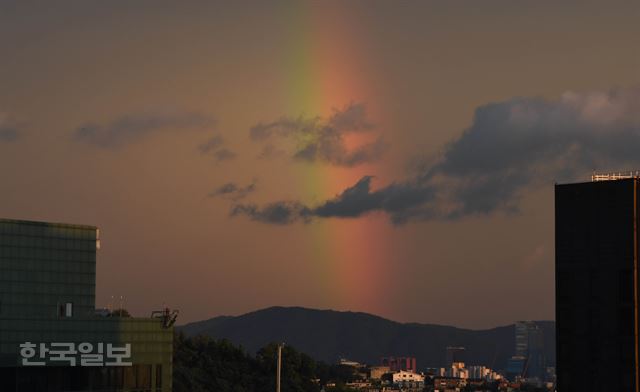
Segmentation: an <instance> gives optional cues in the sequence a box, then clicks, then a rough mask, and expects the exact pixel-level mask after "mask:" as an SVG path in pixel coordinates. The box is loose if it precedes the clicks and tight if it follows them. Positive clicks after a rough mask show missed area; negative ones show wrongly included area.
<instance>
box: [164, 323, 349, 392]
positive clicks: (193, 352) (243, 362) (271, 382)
mask: <svg viewBox="0 0 640 392" xmlns="http://www.w3.org/2000/svg"><path fill="white" fill-rule="evenodd" d="M277 350H278V349H277V343H271V344H268V345H267V346H265V347H263V348H262V349H260V350H259V351H258V352H257V353H256V354H255V355H251V354H250V353H247V352H246V351H245V350H243V349H242V347H238V346H235V345H234V344H232V343H231V342H229V341H228V340H225V339H212V338H210V337H206V336H195V337H187V336H185V335H184V334H182V333H178V334H177V335H176V337H175V339H174V350H173V390H174V391H175V392H273V391H275V385H276V366H277V365H276V357H277ZM355 378H356V375H355V374H354V371H353V369H352V368H349V367H345V366H340V365H330V364H326V363H324V362H320V361H316V360H314V359H313V358H311V357H310V356H308V355H306V354H304V353H300V352H298V351H296V350H295V349H294V348H293V347H290V346H286V345H285V346H284V348H283V350H282V388H281V389H282V392H320V391H321V390H322V386H323V385H326V383H327V382H329V381H331V382H333V383H336V385H337V386H336V387H332V388H325V390H326V391H327V392H343V391H344V392H346V391H351V389H349V388H346V387H344V384H345V383H347V382H349V381H353V380H354V379H355Z"/></svg>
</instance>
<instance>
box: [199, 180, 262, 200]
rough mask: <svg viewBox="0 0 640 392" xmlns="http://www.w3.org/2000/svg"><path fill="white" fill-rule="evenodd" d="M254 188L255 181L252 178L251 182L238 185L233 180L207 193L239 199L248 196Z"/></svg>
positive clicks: (212, 195)
mask: <svg viewBox="0 0 640 392" xmlns="http://www.w3.org/2000/svg"><path fill="white" fill-rule="evenodd" d="M255 190H256V181H255V180H254V181H253V182H252V183H251V184H249V185H247V186H245V187H240V186H238V185H237V184H236V183H234V182H228V183H226V184H224V185H222V186H220V187H218V188H217V189H216V190H214V191H213V192H211V193H209V196H210V197H218V196H221V197H227V198H229V199H231V200H240V199H243V198H245V197H246V196H248V195H249V194H250V193H252V192H254V191H255Z"/></svg>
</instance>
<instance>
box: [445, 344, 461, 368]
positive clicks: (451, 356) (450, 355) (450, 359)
mask: <svg viewBox="0 0 640 392" xmlns="http://www.w3.org/2000/svg"><path fill="white" fill-rule="evenodd" d="M454 362H466V358H465V348H464V347H456V346H447V354H446V358H445V366H447V367H451V365H452V364H453V363H454Z"/></svg>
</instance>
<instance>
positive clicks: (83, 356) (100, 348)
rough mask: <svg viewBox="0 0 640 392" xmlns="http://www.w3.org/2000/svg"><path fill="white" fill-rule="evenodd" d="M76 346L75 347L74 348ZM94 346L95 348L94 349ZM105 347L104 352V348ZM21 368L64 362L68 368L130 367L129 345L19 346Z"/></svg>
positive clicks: (25, 344) (29, 344)
mask: <svg viewBox="0 0 640 392" xmlns="http://www.w3.org/2000/svg"><path fill="white" fill-rule="evenodd" d="M76 346H77V347H76ZM94 346H96V347H94ZM105 346H106V348H107V349H106V352H105V350H104V347H105ZM20 357H21V358H22V366H45V365H46V364H47V361H48V362H49V363H56V362H58V363H61V364H63V362H66V365H69V366H131V365H132V363H131V362H129V361H125V360H128V359H131V344H130V343H126V344H125V345H124V346H120V347H119V346H115V345H113V344H112V343H107V344H106V345H105V344H104V343H97V344H95V345H94V344H91V343H80V344H77V345H76V344H75V343H49V344H48V345H47V343H39V344H36V343H31V342H24V343H21V344H20Z"/></svg>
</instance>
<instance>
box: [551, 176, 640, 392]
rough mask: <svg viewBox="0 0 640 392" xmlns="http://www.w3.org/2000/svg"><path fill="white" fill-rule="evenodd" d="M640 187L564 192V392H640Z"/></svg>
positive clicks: (559, 321) (559, 317)
mask: <svg viewBox="0 0 640 392" xmlns="http://www.w3.org/2000/svg"><path fill="white" fill-rule="evenodd" d="M639 181H640V179H639V178H638V177H637V176H629V177H626V178H624V177H622V176H618V175H615V176H594V179H593V181H592V182H586V183H578V184H564V185H556V188H555V220H556V233H555V237H556V336H557V344H556V350H557V377H558V378H557V383H558V391H560V392H571V391H580V392H588V391H594V392H596V391H597V392H601V391H614V392H637V391H638V223H639V221H638V213H639V212H638V182H639Z"/></svg>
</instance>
